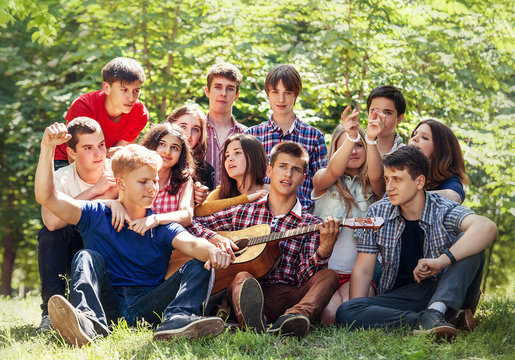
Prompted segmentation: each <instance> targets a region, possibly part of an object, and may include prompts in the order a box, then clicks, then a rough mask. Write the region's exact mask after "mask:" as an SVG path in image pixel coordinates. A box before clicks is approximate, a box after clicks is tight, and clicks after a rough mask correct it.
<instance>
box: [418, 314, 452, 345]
mask: <svg viewBox="0 0 515 360" xmlns="http://www.w3.org/2000/svg"><path fill="white" fill-rule="evenodd" d="M419 321H420V330H415V331H414V333H415V334H430V335H434V336H435V337H436V338H437V339H447V340H452V339H454V338H455V337H456V328H455V327H454V326H453V325H451V324H449V323H448V322H447V321H445V318H444V315H443V314H442V313H441V312H440V311H438V310H434V309H427V310H425V311H422V312H421V314H420V320H419Z"/></svg>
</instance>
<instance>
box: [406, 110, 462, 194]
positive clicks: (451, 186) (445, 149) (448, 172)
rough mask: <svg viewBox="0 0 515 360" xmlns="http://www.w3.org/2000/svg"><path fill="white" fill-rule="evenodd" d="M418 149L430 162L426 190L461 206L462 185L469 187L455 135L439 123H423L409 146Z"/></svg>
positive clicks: (414, 133) (416, 129)
mask: <svg viewBox="0 0 515 360" xmlns="http://www.w3.org/2000/svg"><path fill="white" fill-rule="evenodd" d="M408 145H409V146H415V147H417V148H419V149H420V150H421V151H422V152H423V153H424V155H425V156H426V157H427V158H428V160H429V165H430V168H429V177H428V179H427V181H426V189H427V190H429V191H430V192H435V193H438V194H440V195H443V196H445V197H446V198H448V199H451V200H453V201H456V202H458V203H462V202H463V200H465V191H464V190H463V184H468V181H469V180H468V177H467V173H466V171H465V160H464V159H463V153H462V152H461V147H460V144H459V142H458V139H457V138H456V135H454V133H453V132H452V130H451V129H449V128H448V127H447V126H445V125H444V124H442V123H441V122H439V121H436V120H433V119H428V120H423V121H421V122H420V123H419V124H418V125H417V127H416V128H415V130H414V131H413V134H412V135H411V139H410V140H409V142H408Z"/></svg>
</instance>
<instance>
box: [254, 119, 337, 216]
mask: <svg viewBox="0 0 515 360" xmlns="http://www.w3.org/2000/svg"><path fill="white" fill-rule="evenodd" d="M246 133H247V134H250V135H254V136H255V137H257V138H258V139H259V141H261V143H263V146H264V147H265V152H266V155H267V156H268V158H269V159H270V152H271V151H272V148H273V147H274V146H275V145H277V144H279V143H281V142H283V141H292V142H295V143H297V144H300V145H302V146H303V147H304V148H305V149H306V150H307V152H308V154H309V162H308V167H307V169H306V178H305V179H304V182H303V183H302V184H301V185H300V186H299V190H298V191H297V197H298V198H299V199H300V202H301V203H302V206H303V207H304V209H306V210H310V209H311V207H312V205H313V200H311V192H312V191H313V176H315V173H316V172H317V171H318V170H319V169H322V168H324V167H326V166H327V159H326V156H327V148H326V146H325V141H324V134H323V133H322V132H321V131H320V130H318V129H316V128H314V127H313V126H310V125H308V124H306V123H305V122H303V121H301V120H300V119H299V118H298V117H297V116H295V121H294V123H293V126H292V127H291V129H290V130H288V131H287V132H286V133H283V131H282V130H281V128H280V127H279V126H277V125H276V124H275V122H274V121H273V120H272V118H270V119H269V120H268V121H266V122H264V123H262V124H260V125H256V126H253V127H251V128H249V129H248V130H247V131H246ZM265 182H266V183H270V178H266V179H265Z"/></svg>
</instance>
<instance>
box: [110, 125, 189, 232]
mask: <svg viewBox="0 0 515 360" xmlns="http://www.w3.org/2000/svg"><path fill="white" fill-rule="evenodd" d="M140 144H141V145H143V146H145V147H146V148H147V149H150V150H155V151H156V152H157V154H158V155H159V156H161V159H162V160H163V164H162V166H161V169H159V172H158V175H159V192H158V194H157V196H156V198H155V200H154V203H153V205H152V210H153V211H154V212H155V213H156V214H153V215H150V216H147V217H144V218H141V219H137V220H131V219H129V218H128V216H127V214H126V213H124V212H123V210H122V208H121V206H117V205H116V202H111V208H112V211H113V225H114V226H115V228H117V230H118V231H120V230H121V229H122V228H123V225H124V222H128V223H129V229H131V230H133V231H135V232H137V233H140V234H142V235H143V234H144V233H145V232H146V231H147V230H149V229H152V228H154V227H156V226H157V225H165V224H169V223H172V222H176V223H179V224H181V225H183V226H189V225H190V224H191V219H192V218H193V205H194V204H193V179H192V173H193V166H194V165H193V160H192V157H191V150H190V147H189V144H188V142H187V140H186V138H185V136H184V134H183V133H182V131H181V129H180V128H179V127H177V126H175V125H171V124H168V123H164V124H156V125H152V127H151V128H150V131H149V132H148V133H147V134H145V136H144V137H143V139H142V140H141V142H140ZM118 205H119V204H118Z"/></svg>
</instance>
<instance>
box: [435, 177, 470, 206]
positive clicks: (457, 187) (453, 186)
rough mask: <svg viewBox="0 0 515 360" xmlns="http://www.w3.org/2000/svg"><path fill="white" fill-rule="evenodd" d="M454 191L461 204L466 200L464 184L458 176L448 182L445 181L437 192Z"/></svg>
mask: <svg viewBox="0 0 515 360" xmlns="http://www.w3.org/2000/svg"><path fill="white" fill-rule="evenodd" d="M446 189H449V190H454V191H456V192H457V193H458V195H459V196H460V198H461V202H463V200H465V190H463V184H462V183H461V180H460V178H459V177H457V176H456V175H453V176H451V177H450V178H448V179H447V180H444V181H442V182H441V183H440V185H438V187H437V188H435V190H446Z"/></svg>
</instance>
